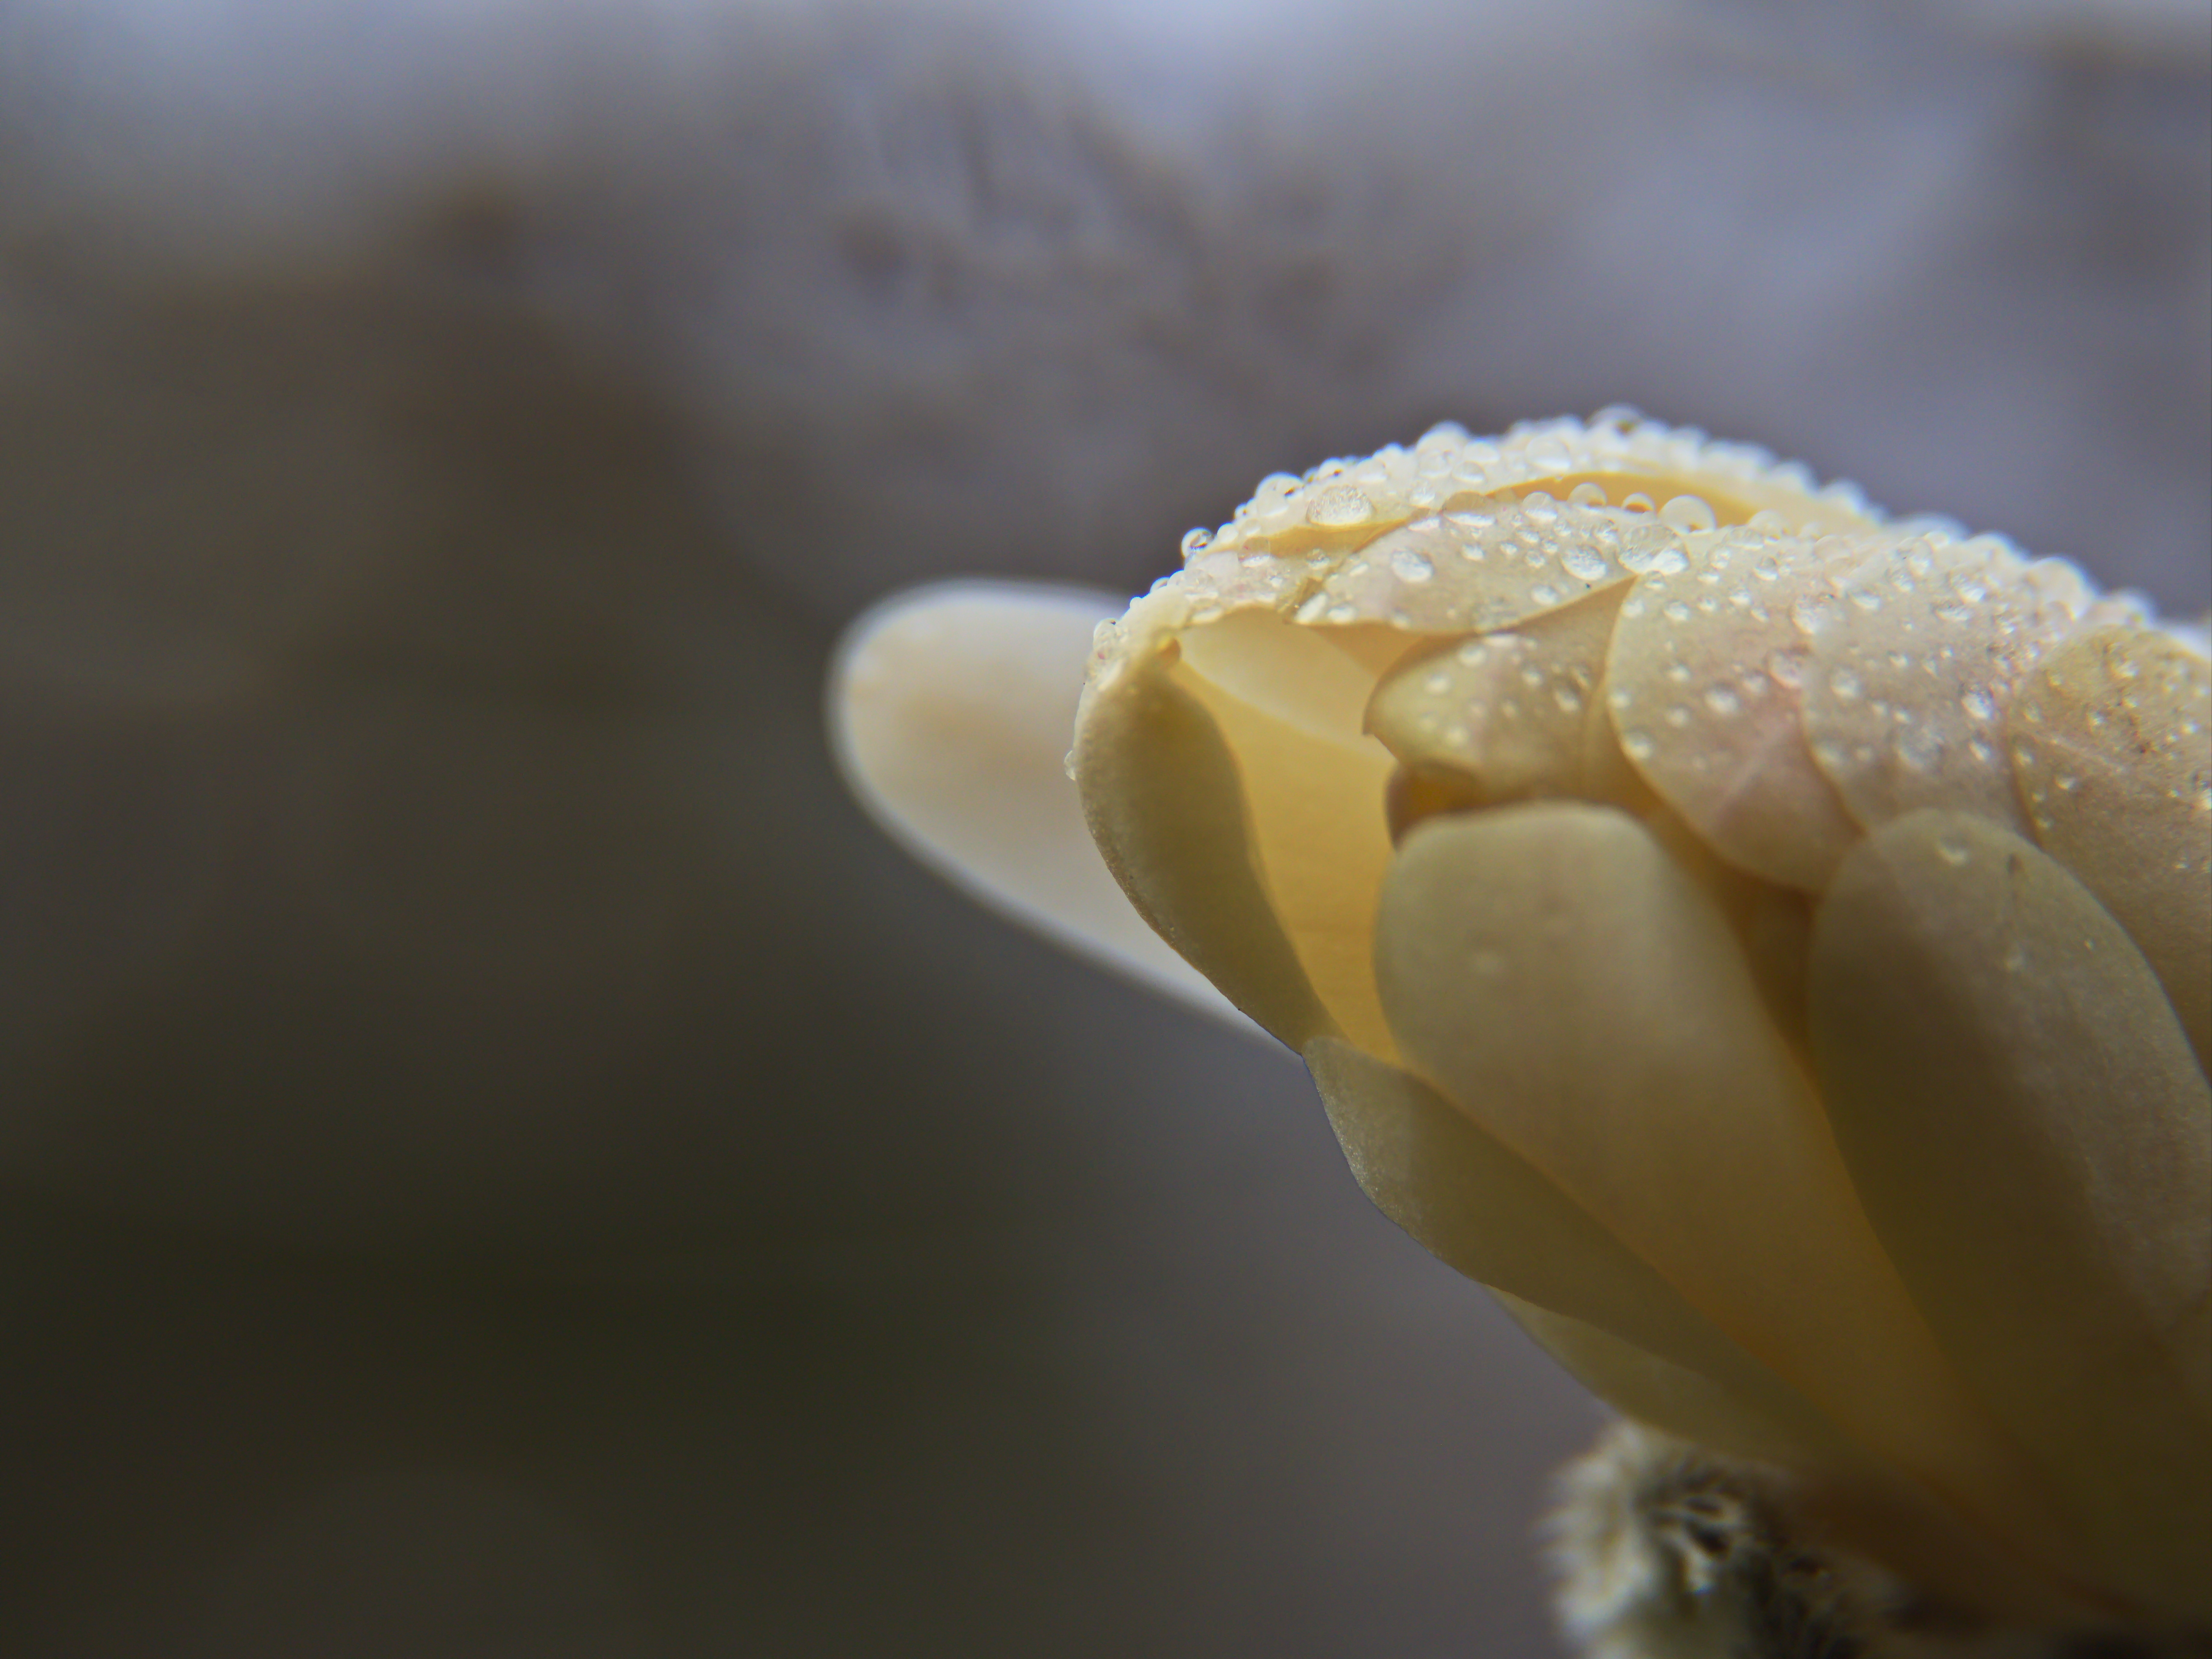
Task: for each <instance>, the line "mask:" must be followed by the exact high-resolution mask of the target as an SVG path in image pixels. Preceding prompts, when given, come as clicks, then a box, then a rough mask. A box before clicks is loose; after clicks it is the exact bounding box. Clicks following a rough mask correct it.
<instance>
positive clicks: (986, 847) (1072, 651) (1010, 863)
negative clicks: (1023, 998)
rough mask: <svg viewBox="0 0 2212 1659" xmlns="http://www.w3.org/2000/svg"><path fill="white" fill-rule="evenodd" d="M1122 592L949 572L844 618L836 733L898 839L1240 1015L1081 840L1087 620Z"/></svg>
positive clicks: (841, 751) (849, 775)
mask: <svg viewBox="0 0 2212 1659" xmlns="http://www.w3.org/2000/svg"><path fill="white" fill-rule="evenodd" d="M1123 604H1124V601H1122V600H1121V599H1115V598H1113V597H1110V596H1109V595H1106V594H1103V593H1091V592H1085V590H1082V589H1080V588H1070V587H1051V586H1015V585H1012V584H1000V583H991V582H953V583H948V584H945V585H944V586H936V587H927V588H921V589H917V590H915V591H914V592H908V593H903V594H901V595H899V596H898V597H897V598H896V599H891V600H890V601H889V602H887V603H885V604H884V605H878V606H877V607H876V608H875V609H874V610H872V611H869V612H868V613H867V614H866V615H865V616H864V617H861V618H860V620H859V621H858V622H856V623H854V624H853V626H852V628H851V629H848V631H847V633H846V635H845V638H844V641H842V644H841V645H840V647H839V648H838V654H837V660H836V665H835V666H834V668H833V670H832V672H831V676H830V686H829V730H830V738H831V746H832V748H833V749H834V750H835V751H836V757H837V759H838V763H839V764H840V765H841V767H842V769H843V771H844V774H845V776H846V780H847V781H848V783H849V784H850V786H851V787H852V790H853V793H854V795H855V796H856V797H858V799H860V802H861V803H862V804H863V805H865V806H866V808H867V809H868V811H869V812H870V814H871V815H872V817H874V818H875V819H876V821H877V822H878V823H880V824H881V825H883V827H884V829H885V830H887V831H888V832H889V833H890V836H892V838H893V839H895V840H896V841H897V842H899V843H900V844H901V845H902V846H903V847H905V848H907V849H908V851H909V852H910V853H912V854H914V855H915V857H916V858H918V859H919V860H921V861H922V862H923V863H924V864H927V865H928V866H930V867H931V868H932V869H934V870H936V871H937V872H939V873H940V874H942V875H944V876H945V877H946V878H948V879H950V880H951V881H952V882H953V883H955V884H957V885H958V886H960V887H961V888H963V889H964V890H967V891H968V892H969V893H971V894H973V895H974V896H975V897H977V898H979V899H981V901H982V902H984V903H986V904H987V905H988V906H990V907H991V908H994V909H996V910H999V911H1000V912H1002V913H1004V914H1006V915H1010V916H1012V918H1013V919H1014V920H1016V921H1019V922H1021V923H1023V924H1024V926H1027V927H1031V928H1034V929H1036V931H1037V932H1039V933H1042V934H1044V935H1045V936H1046V937H1047V938H1049V939H1054V940H1056V941H1058V942H1059V943H1060V944H1062V945H1067V946H1069V947H1071V948H1073V949H1074V950H1076V951H1079V952H1080V953H1082V954H1084V955H1086V956H1089V957H1092V958H1094V959H1096V960H1097V961H1099V962H1102V963H1104V964H1106V965H1107V966H1109V967H1110V968H1113V969H1117V970H1118V971H1120V972H1121V973H1124V974H1127V975H1129V976H1131V977H1132V978H1134V979H1137V980H1139V981H1142V982H1144V983H1146V984H1149V985H1152V986H1153V987H1156V988H1158V989H1161V990H1164V991H1167V992H1169V993H1170V994H1173V995H1175V996H1176V997H1179V998H1181V999H1182V1000H1184V1001H1186V1002H1188V1003H1190V1004H1192V1005H1193V1006H1197V1007H1200V1008H1203V1009H1205V1010H1206V1012H1210V1013H1213V1014H1216V1015H1218V1016H1219V1017H1221V1018H1225V1019H1228V1020H1231V1021H1233V1022H1234V1023H1235V1024H1238V1025H1240V1026H1246V1029H1248V1030H1249V1025H1247V1024H1246V1022H1245V1020H1244V1019H1243V1017H1242V1016H1241V1015H1239V1014H1238V1013H1237V1012H1236V1011H1235V1009H1233V1008H1232V1007H1231V1006H1230V1005H1229V1003H1228V1000H1226V999H1225V998H1224V997H1223V996H1222V994H1220V993H1219V992H1218V991H1217V990H1215V989H1214V988H1213V987H1212V985H1210V984H1208V983H1207V982H1206V979H1205V977H1204V976H1203V975H1200V973H1199V972H1198V971H1197V970H1196V969H1194V968H1192V967H1191V966H1190V964H1189V963H1187V962H1185V961H1183V959H1182V957H1178V956H1177V955H1176V953H1175V952H1174V951H1171V950H1170V949H1169V948H1168V946H1167V945H1165V944H1164V943H1163V942H1162V941H1161V939H1160V938H1159V936H1158V934H1157V933H1154V932H1153V931H1152V929H1151V928H1150V927H1146V925H1145V921H1144V919H1143V918H1142V917H1141V916H1139V915H1138V914H1137V912H1136V911H1135V910H1134V909H1133V908H1131V907H1130V904H1129V901H1128V900H1127V898H1126V897H1124V896H1123V895H1122V893H1121V889H1120V888H1118V887H1117V886H1115V884H1114V879H1113V878H1112V876H1111V875H1110V874H1109V872H1108V871H1107V869H1106V866H1105V865H1104V864H1103V863H1102V862H1101V861H1100V860H1099V857H1098V851H1097V848H1096V847H1094V846H1093V845H1092V844H1091V835H1090V831H1089V830H1088V829H1085V826H1084V822H1083V810H1082V803H1081V801H1080V800H1079V798H1078V796H1077V794H1076V791H1075V787H1074V786H1073V784H1072V783H1070V782H1069V781H1068V779H1067V774H1066V760H1065V756H1066V750H1067V746H1068V744H1069V742H1070V740H1071V737H1072V734H1073V732H1074V729H1075V708H1076V702H1077V700H1078V698H1079V696H1081V694H1082V690H1083V668H1084V662H1085V658H1086V657H1087V656H1088V655H1089V653H1090V650H1091V632H1092V630H1093V629H1095V628H1096V627H1097V624H1098V623H1100V622H1102V621H1106V620H1109V619H1110V618H1112V617H1115V616H1117V615H1119V614H1120V612H1121V608H1122V605H1123Z"/></svg>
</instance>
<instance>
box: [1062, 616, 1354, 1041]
mask: <svg viewBox="0 0 2212 1659" xmlns="http://www.w3.org/2000/svg"><path fill="white" fill-rule="evenodd" d="M1173 652H1174V647H1172V646H1169V647H1166V650H1165V652H1164V653H1163V654H1164V655H1172V654H1173ZM1075 773H1076V783H1077V786H1078V787H1079V790H1080V792H1081V795H1082V800H1083V811H1084V817H1085V821H1086V823H1088V824H1089V826H1090V831H1091V838H1092V839H1093V841H1095V842H1097V848H1098V851H1099V853H1100V854H1102V855H1103V857H1104V859H1105V861H1106V866H1107V867H1108V868H1109V870H1111V871H1112V872H1113V874H1114V877H1115V879H1116V880H1117V881H1119V882H1120V883H1121V890H1122V891H1123V892H1124V893H1126V894H1127V896H1128V897H1129V900H1130V902H1132V903H1133V904H1134V905H1135V906H1136V908H1137V909H1138V911H1139V914H1140V915H1143V916H1144V918H1145V920H1146V921H1148V922H1150V923H1151V924H1152V927H1154V928H1155V929H1156V930H1158V933H1159V935H1160V937H1161V938H1162V939H1165V940H1166V941H1167V943H1168V944H1169V945H1171V946H1172V947H1173V948H1174V949H1175V951H1176V953H1177V954H1178V955H1179V956H1181V957H1182V958H1183V959H1184V960H1185V961H1186V962H1188V963H1190V964H1191V966H1193V967H1194V968H1195V969H1198V971H1199V972H1200V973H1201V974H1203V975H1206V978H1207V979H1209V980H1211V981H1212V982H1213V983H1214V984H1215V985H1216V986H1217V987H1219V988H1220V990H1221V992H1222V994H1224V995H1225V996H1226V997H1227V998H1228V999H1229V1000H1230V1001H1231V1002H1232V1003H1234V1004H1235V1005H1236V1006H1237V1007H1238V1008H1240V1009H1242V1010H1243V1012H1245V1013H1247V1014H1249V1016H1250V1017H1251V1018H1254V1019H1255V1020H1257V1021H1258V1022H1259V1023H1260V1024H1261V1025H1262V1026H1263V1027H1265V1028H1266V1029H1267V1030H1268V1031H1270V1032H1272V1033H1273V1035H1274V1036H1277V1037H1279V1038H1280V1039H1281V1040H1282V1041H1283V1042H1286V1043H1288V1044H1290V1045H1291V1047H1292V1048H1304V1046H1305V1044H1306V1043H1308V1042H1310V1041H1311V1040H1312V1039H1313V1038H1315V1037H1316V1036H1324V1035H1332V1034H1334V1032H1335V1031H1336V1030H1337V1027H1336V1024H1335V1023H1334V1021H1333V1020H1331V1019H1330V1018H1329V1016H1328V1012H1327V1011H1326V1010H1325V1009H1324V1008H1323V1007H1322V1005H1321V1003H1320V1001H1319V1000H1318V999H1317V998H1316V996H1315V994H1314V991H1313V985H1312V982H1311V981H1310V980H1309V979H1308V978H1307V976H1306V972H1305V969H1304V967H1303V966H1302V965H1301V964H1300V963H1299V960H1298V956H1297V951H1295V950H1294V949H1293V948H1292V946H1291V941H1290V939H1289V938H1288V937H1287V936H1286V935H1285V933H1284V931H1283V927H1282V924H1281V923H1280V922H1279V921H1278V920H1277V919H1276V915H1275V910H1274V904H1273V898H1272V896H1271V895H1270V894H1269V891H1268V889H1267V882H1266V879H1265V878H1264V877H1263V876H1262V874H1261V870H1260V868H1259V866H1258V860H1257V854H1256V852H1255V843H1254V836H1253V831H1252V826H1251V822H1250V817H1249V813H1248V811H1247V810H1246V805H1245V800H1244V791H1243V782H1242V779H1241V776H1240V774H1239V772H1238V769H1237V761H1236V759H1235V757H1233V756H1232V755H1231V752H1230V749H1229V746H1228V744H1225V742H1224V741H1223V740H1222V734H1221V732H1220V729H1219V728H1218V726H1216V725H1215V724H1214V722H1213V719H1212V716H1211V715H1210V714H1208V713H1207V712H1206V709H1205V708H1203V707H1201V706H1200V703H1199V702H1198V701H1197V699H1195V698H1194V697H1193V696H1191V695H1190V694H1189V693H1188V692H1187V691H1185V690H1182V689H1181V688H1180V687H1178V686H1176V685H1175V684H1172V683H1171V681H1170V678H1169V676H1168V673H1167V672H1166V671H1164V668H1163V667H1155V666H1153V665H1148V664H1129V665H1126V666H1125V669H1124V671H1122V672H1121V673H1120V674H1118V675H1116V676H1115V678H1113V679H1112V680H1111V681H1110V682H1107V683H1094V684H1093V685H1092V686H1091V689H1090V690H1088V691H1087V692H1086V693H1085V696H1084V699H1083V706H1082V713H1081V714H1080V715H1079V719H1078V720H1077V724H1076V746H1075Z"/></svg>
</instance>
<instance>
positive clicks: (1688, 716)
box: [1605, 530, 1859, 892]
mask: <svg viewBox="0 0 2212 1659" xmlns="http://www.w3.org/2000/svg"><path fill="white" fill-rule="evenodd" d="M1834 539H1835V538H1829V542H1830V543H1832V542H1833V541H1834ZM1826 545H1828V544H1827V543H1814V542H1813V541H1809V540H1808V539H1806V538H1802V537H1798V536H1789V535H1780V534H1769V533H1766V532H1759V531H1751V530H1737V531H1725V532H1718V533H1717V534H1713V535H1708V536H1696V537H1692V538H1689V541H1688V544H1687V547H1688V557H1687V562H1686V563H1684V564H1682V565H1680V566H1675V567H1670V568H1656V569H1653V570H1650V571H1648V572H1646V573H1645V574H1643V575H1641V576H1639V577H1638V579H1637V581H1636V585H1635V586H1634V587H1632V589H1630V590H1629V592H1628V593H1627V595H1626V597H1625V599H1623V601H1622V604H1621V606H1620V619H1619V622H1618V623H1616V625H1615V627H1614V629H1613V641H1612V647H1611V652H1610V654H1609V655H1608V657H1607V663H1606V681H1605V684H1606V709H1607V714H1608V716H1609V717H1610V718H1611V720H1612V721H1613V726H1614V728H1615V730H1616V731H1617V732H1619V734H1620V746H1621V751H1622V752H1623V753H1624V754H1625V755H1626V757H1628V760H1629V763H1631V764H1632V765H1633V766H1634V767H1635V768H1636V769H1637V770H1638V772H1639V773H1641V774H1642V775H1643V776H1644V779H1645V780H1646V781H1648V782H1649V783H1650V786H1651V787H1652V788H1653V789H1654V790H1656V792H1657V793H1658V794H1659V795H1660V797H1661V798H1662V799H1664V800H1665V801H1666V802H1667V804H1668V805H1669V806H1671V807H1672V808H1673V809H1674V811H1676V812H1677V813H1679V814H1680V816H1681V817H1682V819H1683V821H1684V822H1686V823H1688V824H1689V825H1690V826H1691V827H1692V829H1695V830H1697V832H1698V833H1699V836H1702V837H1703V838H1704V840H1705V842H1706V844H1707V845H1708V846H1709V847H1710V848H1711V849H1712V850H1713V851H1714V852H1715V853H1717V854H1719V855H1720V856H1721V857H1722V858H1723V859H1725V860H1728V861H1729V863H1730V864H1732V865H1735V866H1736V867H1737V868H1739V869H1742V870H1747V871H1749V872H1751V873H1752V874H1753V875H1756V876H1759V877H1761V878H1764V879H1765V880H1767V881H1771V882H1774V883H1778V884H1780V885H1782V886H1785V887H1794V888H1796V889H1799V890H1802V891H1807V892H1817V891H1818V890H1820V888H1821V887H1822V886H1823V885H1824V884H1826V881H1827V879H1828V877H1829V875H1830V874H1831V873H1832V872H1833V871H1834V869H1835V867H1836V861H1837V860H1838V859H1840V858H1842V857H1843V855H1844V851H1845V850H1846V849H1847V848H1849V847H1850V845H1851V843H1852V842H1854V841H1856V840H1857V838H1858V835H1859V826H1858V825H1857V823H1856V822H1854V821H1853V819H1852V818H1851V816H1850V813H1848V812H1846V811H1844V803H1843V800H1842V799H1841V798H1840V797H1839V796H1838V794H1837V793H1836V791H1835V788H1834V787H1833V786H1832V784H1830V783H1829V781H1828V780H1827V778H1826V776H1825V775H1823V774H1822V773H1821V771H1820V768H1819V767H1818V766H1817V765H1816V764H1814V759H1813V753H1812V750H1811V749H1810V748H1809V747H1808V744H1807V741H1806V735H1805V719H1804V697H1805V690H1804V682H1805V676H1806V673H1807V671H1808V665H1809V663H1810V660H1811V649H1810V645H1809V642H1808V641H1809V637H1810V630H1811V629H1812V628H1813V627H1814V626H1815V625H1817V624H1818V623H1820V621H1821V620H1822V619H1823V618H1824V617H1825V616H1826V611H1825V609H1824V607H1825V606H1826V605H1827V603H1828V599H1829V596H1828V593H1827V583H1826V573H1827V562H1828V560H1827V556H1826V554H1825V553H1824V552H1823V551H1822V549H1823V548H1824V547H1826Z"/></svg>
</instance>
